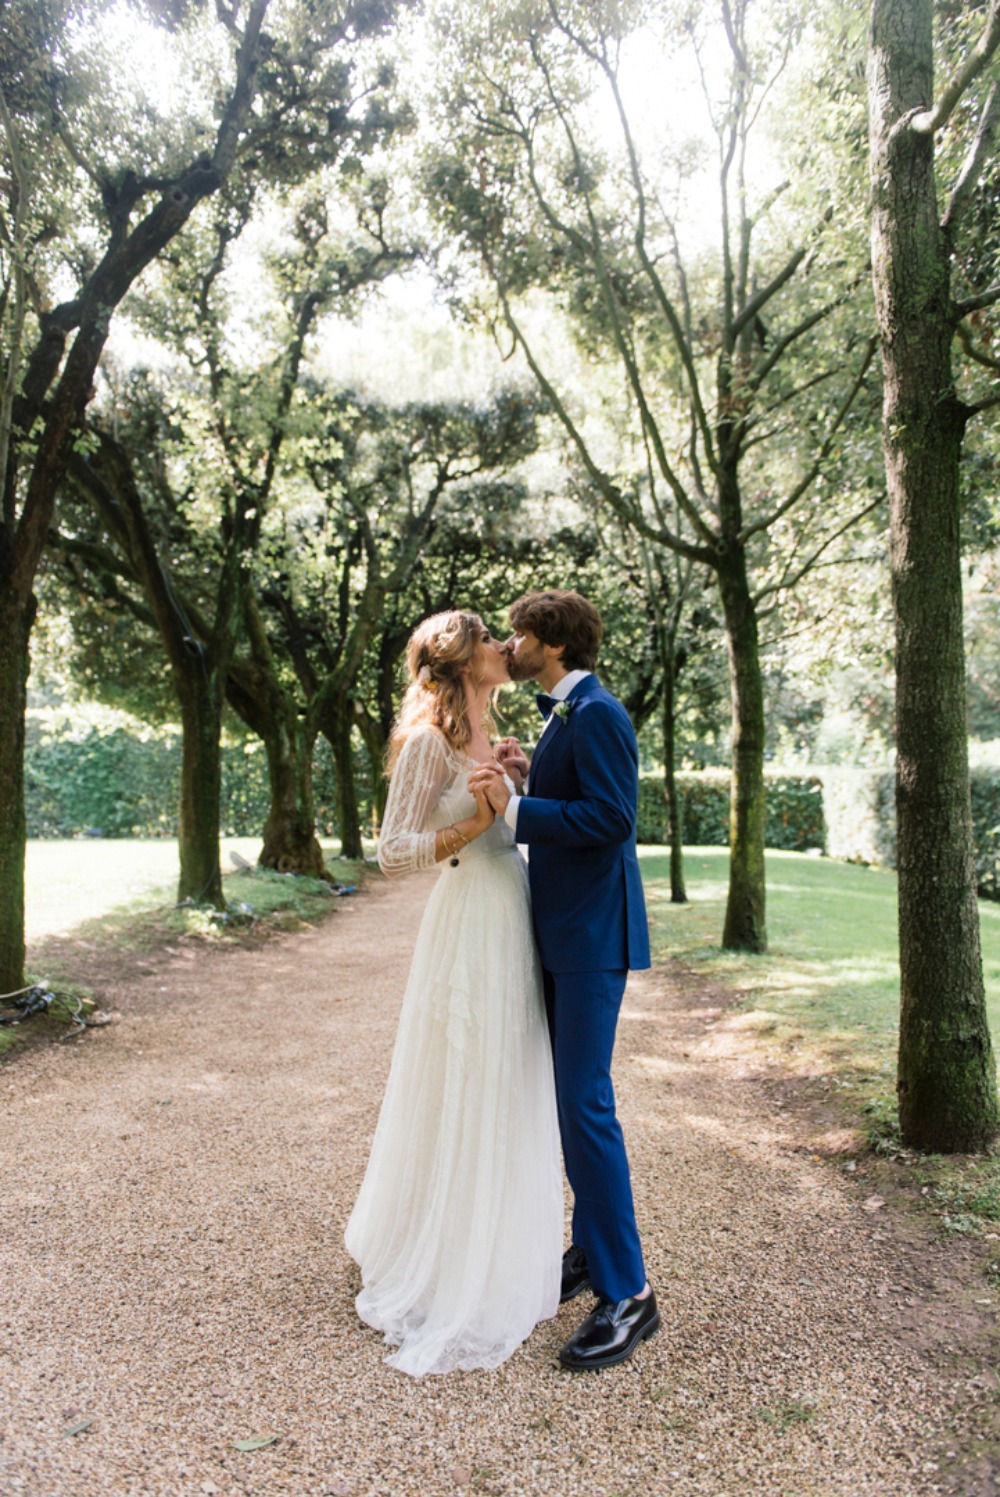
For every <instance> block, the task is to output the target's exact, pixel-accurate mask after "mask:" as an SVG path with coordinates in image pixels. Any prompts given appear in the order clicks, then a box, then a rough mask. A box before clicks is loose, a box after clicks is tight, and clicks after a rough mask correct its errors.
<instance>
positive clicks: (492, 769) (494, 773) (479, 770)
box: [469, 764, 510, 816]
mask: <svg viewBox="0 0 1000 1497" xmlns="http://www.w3.org/2000/svg"><path fill="white" fill-rule="evenodd" d="M469 789H470V790H471V791H472V794H473V795H474V796H475V797H476V801H477V802H478V803H479V804H480V805H481V804H482V802H483V801H484V800H485V801H486V803H487V805H489V806H491V807H492V809H493V810H494V811H495V812H496V814H497V815H498V816H502V815H503V813H504V811H506V809H507V802H508V801H509V800H510V791H509V790H508V788H507V782H506V780H505V779H504V772H503V769H502V768H501V767H500V765H499V764H479V765H477V766H476V768H475V769H474V770H473V771H472V773H471V774H470V775H469Z"/></svg>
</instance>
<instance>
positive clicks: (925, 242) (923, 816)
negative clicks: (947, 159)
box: [869, 0, 997, 1153]
mask: <svg viewBox="0 0 1000 1497" xmlns="http://www.w3.org/2000/svg"><path fill="white" fill-rule="evenodd" d="M932 26H933V7H932V0H876V3H875V4H874V6H873V13H872V48H871V57H870V67H869V100H870V111H871V121H870V128H871V170H872V189H873V191H872V263H873V280H874V286H875V300H876V312H877V317H878V325H879V331H880V333H881V337H882V361H883V369H884V374H885V391H884V403H883V427H882V435H883V446H884V450H885V459H886V476H887V483H888V491H889V505H890V564H891V568H892V592H893V606H894V610H895V619H896V682H897V684H896V755H897V758H896V805H897V815H898V851H897V863H898V871H899V950H900V978H901V1014H900V1035H899V1069H898V1090H899V1114H900V1123H901V1126H902V1133H903V1139H904V1141H905V1142H906V1143H907V1144H909V1145H911V1146H912V1147H915V1148H920V1149H930V1150H934V1151H937V1152H945V1153H951V1152H957V1151H970V1150H977V1149H981V1148H984V1147H985V1146H986V1145H987V1144H988V1143H989V1142H990V1140H991V1139H992V1137H993V1135H994V1133H995V1131H996V1127H997V1096H996V1076H995V1066H994V1061H993V1052H992V1047H991V1044H990V1036H989V1029H988V1026H987V1021H986V1008H985V994H984V988H983V970H982V958H981V954H980V946H979V917H978V907H977V904H976V879H975V866H974V861H973V846H972V822H971V813H970V806H969V773H968V750H967V733H966V721H965V656H964V643H963V635H962V580H961V557H960V535H959V520H960V502H959V464H960V461H961V449H962V438H963V434H964V426H965V418H966V410H965V408H964V407H963V406H962V404H961V402H960V401H959V400H958V398H957V396H956V394H955V389H954V384H953V380H952V369H951V342H952V336H953V330H954V313H953V311H952V307H951V293H950V263H949V252H948V247H947V244H946V242H945V237H944V234H943V233H942V230H941V228H940V225H939V219H938V205H937V194H936V188H935V179H934V142H933V136H932V135H930V134H918V133H916V132H914V131H913V130H911V129H906V128H903V129H896V130H895V131H893V126H896V125H897V122H898V121H899V120H900V118H901V117H902V116H904V115H907V114H908V113H909V112H910V111H911V110H914V109H916V108H918V107H922V108H926V107H927V106H928V105H929V104H930V103H931V100H932V98H933V92H934V80H933V53H932Z"/></svg>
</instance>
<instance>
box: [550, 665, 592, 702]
mask: <svg viewBox="0 0 1000 1497" xmlns="http://www.w3.org/2000/svg"><path fill="white" fill-rule="evenodd" d="M593 674H594V672H593V671H567V672H566V674H565V676H561V677H560V678H559V680H558V681H557V682H556V684H555V685H554V686H553V688H552V690H551V691H550V692H549V696H550V697H551V698H552V700H553V701H554V702H564V701H565V700H566V698H567V697H568V696H569V694H570V692H571V691H572V690H573V687H574V686H575V685H576V683H577V682H578V681H584V680H586V678H587V676H592V675H593Z"/></svg>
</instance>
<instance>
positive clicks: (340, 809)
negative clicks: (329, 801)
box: [320, 697, 364, 858]
mask: <svg viewBox="0 0 1000 1497" xmlns="http://www.w3.org/2000/svg"><path fill="white" fill-rule="evenodd" d="M354 726H355V714H354V704H353V702H352V701H351V700H350V699H344V698H342V697H338V698H336V699H331V698H329V697H328V698H327V699H326V701H325V702H324V704H323V709H322V714H321V717H320V731H321V732H322V734H323V737H324V738H325V739H326V740H327V742H328V743H329V745H330V750H331V752H332V754H333V766H334V773H335V774H336V777H337V830H338V831H339V833H340V856H341V857H342V858H362V857H364V847H363V846H362V842H361V812H360V809H359V806H358V785H357V778H356V776H355V773H354V746H353V743H352V737H353V730H354Z"/></svg>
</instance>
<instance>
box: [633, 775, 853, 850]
mask: <svg viewBox="0 0 1000 1497" xmlns="http://www.w3.org/2000/svg"><path fill="white" fill-rule="evenodd" d="M764 778H765V783H766V796H767V826H766V830H765V833H764V835H765V838H766V841H767V845H768V847H780V848H783V849H785V851H787V852H806V851H808V849H809V848H822V847H823V846H824V827H823V785H822V781H820V780H819V779H818V778H817V777H816V776H815V775H789V774H770V773H766V774H765V776H764ZM677 785H678V789H679V790H680V795H681V804H682V806H683V817H684V823H683V825H684V841H685V842H686V843H688V844H689V845H690V846H693V847H725V846H726V844H727V843H728V841H729V771H728V770H724V769H703V770H698V771H691V772H682V773H681V774H679V775H678V776H677ZM637 830H638V837H639V841H640V842H667V841H669V837H668V834H667V808H666V802H665V800H664V791H663V776H662V775H643V776H642V778H641V779H640V781H639V815H638V821H637Z"/></svg>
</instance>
